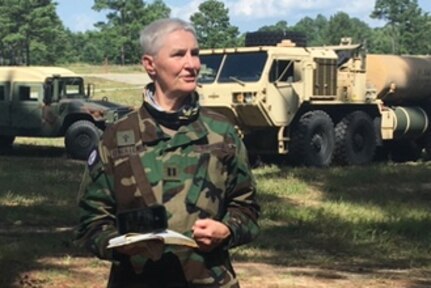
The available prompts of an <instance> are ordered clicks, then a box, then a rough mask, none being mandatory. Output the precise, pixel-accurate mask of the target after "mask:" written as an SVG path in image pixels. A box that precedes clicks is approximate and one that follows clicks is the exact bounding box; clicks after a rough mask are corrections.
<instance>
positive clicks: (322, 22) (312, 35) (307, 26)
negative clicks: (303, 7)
mask: <svg viewBox="0 0 431 288" xmlns="http://www.w3.org/2000/svg"><path fill="white" fill-rule="evenodd" d="M292 30H293V31H297V32H301V33H304V34H305V35H306V36H307V43H308V45H309V46H319V45H324V44H326V43H327V39H326V35H327V30H328V19H326V17H325V16H323V15H320V14H319V15H317V16H316V19H312V18H310V17H304V18H302V19H301V20H299V22H298V23H296V25H295V26H294V27H292Z"/></svg>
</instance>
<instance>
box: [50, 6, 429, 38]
mask: <svg viewBox="0 0 431 288" xmlns="http://www.w3.org/2000/svg"><path fill="white" fill-rule="evenodd" d="M203 1H204V0H164V3H165V4H166V5H167V6H169V7H170V8H171V17H178V18H181V19H184V20H187V21H189V18H190V15H192V14H193V13H194V12H196V11H198V6H199V4H200V3H202V2H203ZM56 2H57V3H58V5H57V13H58V15H59V17H60V18H61V20H62V21H63V24H64V25H65V26H66V27H68V28H69V29H70V30H71V31H73V32H77V31H86V30H93V29H94V26H93V25H94V23H96V22H98V21H105V20H106V17H105V14H104V13H103V12H96V11H94V10H92V9H91V7H92V6H93V3H94V0H79V1H77V0H56ZM145 2H146V3H149V2H151V1H145ZM222 2H223V3H224V4H225V7H226V8H228V9H229V17H230V23H231V24H232V25H234V26H237V27H238V28H239V30H240V32H241V33H245V32H252V31H256V30H257V29H259V28H260V27H262V26H265V25H273V24H275V23H277V22H278V21H281V20H283V21H287V24H288V26H292V25H295V23H296V22H298V21H299V20H300V19H302V18H304V17H306V16H308V17H311V18H313V19H314V18H315V17H316V16H317V15H318V14H322V15H324V16H326V17H327V18H329V17H330V16H332V15H334V14H335V13H337V12H340V11H343V12H346V13H348V14H349V15H350V17H357V18H359V19H361V20H362V21H365V22H366V23H368V24H369V25H370V26H371V27H379V26H382V25H383V23H382V22H379V21H376V20H373V19H371V18H370V17H369V15H370V14H371V11H372V10H373V8H374V3H375V0H299V1H298V0H237V1H233V0H223V1H222ZM78 3H79V4H78ZM418 3H419V6H420V7H421V8H422V10H423V11H425V12H428V13H430V14H431V1H430V0H418Z"/></svg>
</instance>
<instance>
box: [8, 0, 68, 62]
mask: <svg viewBox="0 0 431 288" xmlns="http://www.w3.org/2000/svg"><path fill="white" fill-rule="evenodd" d="M55 5H56V4H55V2H53V1H51V0H43V1H35V0H21V1H13V0H3V1H2V2H0V19H1V20H0V26H1V28H0V40H1V41H0V62H2V64H12V65H19V64H25V65H30V64H53V63H56V62H58V61H59V60H60V59H62V57H63V56H64V53H63V51H65V50H66V47H67V46H66V43H65V41H64V40H65V38H66V37H65V30H64V27H63V25H62V23H61V20H60V19H59V18H58V16H57V14H56V10H55Z"/></svg>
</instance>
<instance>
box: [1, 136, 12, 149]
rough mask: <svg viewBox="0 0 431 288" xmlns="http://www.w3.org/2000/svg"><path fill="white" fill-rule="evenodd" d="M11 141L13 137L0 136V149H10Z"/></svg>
mask: <svg viewBox="0 0 431 288" xmlns="http://www.w3.org/2000/svg"><path fill="white" fill-rule="evenodd" d="M13 141H15V136H9V135H0V148H10V146H12V144H13Z"/></svg>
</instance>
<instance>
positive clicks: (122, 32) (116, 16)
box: [93, 0, 170, 65]
mask: <svg viewBox="0 0 431 288" xmlns="http://www.w3.org/2000/svg"><path fill="white" fill-rule="evenodd" d="M93 9H94V10H96V11H102V10H109V13H108V14H107V18H108V20H107V22H99V23H97V24H96V27H98V28H100V30H101V33H102V38H103V41H102V42H109V44H110V45H109V46H105V48H104V49H105V53H104V54H105V55H106V57H108V59H109V60H111V61H113V62H116V63H120V64H122V65H124V64H130V63H137V62H139V59H140V48H139V31H140V30H141V29H142V28H143V27H144V26H146V25H148V24H149V23H150V22H152V21H154V20H156V19H159V18H166V17H169V14H170V9H169V8H168V7H167V6H166V5H165V4H164V2H163V1H162V0H155V1H153V2H152V3H151V4H149V5H147V4H146V3H145V2H144V1H142V0H95V1H94V6H93ZM106 49H110V50H111V51H106Z"/></svg>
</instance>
